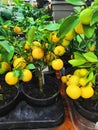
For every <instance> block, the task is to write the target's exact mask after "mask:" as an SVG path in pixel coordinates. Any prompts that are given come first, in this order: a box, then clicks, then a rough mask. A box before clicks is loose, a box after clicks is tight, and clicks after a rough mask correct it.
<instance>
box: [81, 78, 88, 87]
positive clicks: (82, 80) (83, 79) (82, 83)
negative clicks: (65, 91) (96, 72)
mask: <svg viewBox="0 0 98 130" xmlns="http://www.w3.org/2000/svg"><path fill="white" fill-rule="evenodd" d="M86 83H87V79H86V78H80V79H79V85H80V86H85V85H86Z"/></svg>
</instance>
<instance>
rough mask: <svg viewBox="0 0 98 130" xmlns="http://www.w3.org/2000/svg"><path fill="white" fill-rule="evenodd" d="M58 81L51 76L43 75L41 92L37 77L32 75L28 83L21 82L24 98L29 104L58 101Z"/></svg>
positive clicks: (45, 104) (42, 104) (39, 104)
mask: <svg viewBox="0 0 98 130" xmlns="http://www.w3.org/2000/svg"><path fill="white" fill-rule="evenodd" d="M59 86H60V83H59V81H58V80H57V79H56V78H53V77H52V76H49V75H47V76H45V80H44V85H43V92H41V91H40V89H39V82H38V78H37V77H33V80H31V81H30V82H28V83H22V84H21V89H22V90H21V91H22V93H23V95H24V99H25V100H26V102H27V103H28V104H29V105H32V106H34V105H38V106H48V105H51V104H53V103H55V102H57V101H58V99H59V97H60V91H59Z"/></svg>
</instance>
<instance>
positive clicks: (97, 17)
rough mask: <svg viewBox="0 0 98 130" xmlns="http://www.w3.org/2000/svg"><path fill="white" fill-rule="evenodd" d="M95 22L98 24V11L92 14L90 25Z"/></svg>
mask: <svg viewBox="0 0 98 130" xmlns="http://www.w3.org/2000/svg"><path fill="white" fill-rule="evenodd" d="M96 22H98V10H95V12H94V13H93V16H92V19H91V23H90V25H93V24H95V23H96Z"/></svg>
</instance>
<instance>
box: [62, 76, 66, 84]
mask: <svg viewBox="0 0 98 130" xmlns="http://www.w3.org/2000/svg"><path fill="white" fill-rule="evenodd" d="M61 82H62V83H64V84H66V83H67V77H66V76H65V75H63V76H61Z"/></svg>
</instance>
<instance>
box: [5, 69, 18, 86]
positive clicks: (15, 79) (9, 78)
mask: <svg viewBox="0 0 98 130" xmlns="http://www.w3.org/2000/svg"><path fill="white" fill-rule="evenodd" d="M5 81H6V83H7V84H9V85H15V84H17V83H18V81H19V80H18V77H16V76H15V75H14V72H13V71H10V72H8V73H6V75H5Z"/></svg>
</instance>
